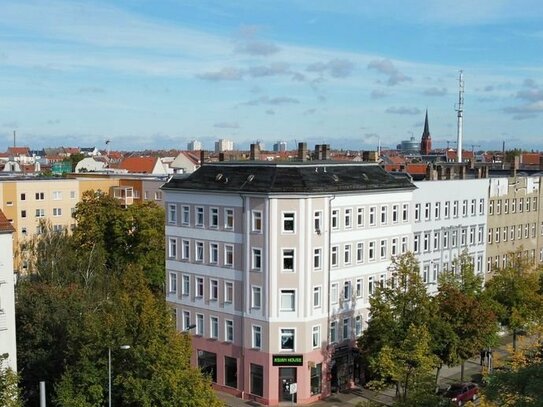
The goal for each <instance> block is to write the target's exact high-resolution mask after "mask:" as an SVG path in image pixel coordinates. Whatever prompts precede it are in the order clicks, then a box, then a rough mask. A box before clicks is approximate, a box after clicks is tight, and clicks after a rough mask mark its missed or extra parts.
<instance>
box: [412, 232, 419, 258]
mask: <svg viewBox="0 0 543 407" xmlns="http://www.w3.org/2000/svg"><path fill="white" fill-rule="evenodd" d="M419 251H420V234H416V235H415V236H413V252H414V253H418V252H419Z"/></svg>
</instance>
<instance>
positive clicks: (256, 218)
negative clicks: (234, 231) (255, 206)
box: [251, 210, 262, 233]
mask: <svg viewBox="0 0 543 407" xmlns="http://www.w3.org/2000/svg"><path fill="white" fill-rule="evenodd" d="M251 232H253V233H262V211H255V210H253V211H252V212H251Z"/></svg>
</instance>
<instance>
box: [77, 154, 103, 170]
mask: <svg viewBox="0 0 543 407" xmlns="http://www.w3.org/2000/svg"><path fill="white" fill-rule="evenodd" d="M107 167H108V163H107V161H106V160H105V159H103V158H101V157H100V158H99V159H95V158H94V157H93V156H92V157H85V158H83V159H82V160H81V161H79V162H78V163H77V164H76V166H75V172H100V171H103V170H104V169H106V168H107Z"/></svg>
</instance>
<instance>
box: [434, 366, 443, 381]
mask: <svg viewBox="0 0 543 407" xmlns="http://www.w3.org/2000/svg"><path fill="white" fill-rule="evenodd" d="M442 367H443V363H440V364H439V366H438V367H437V369H436V370H437V371H436V381H435V385H436V386H437V383H438V381H439V374H440V373H441V368H442Z"/></svg>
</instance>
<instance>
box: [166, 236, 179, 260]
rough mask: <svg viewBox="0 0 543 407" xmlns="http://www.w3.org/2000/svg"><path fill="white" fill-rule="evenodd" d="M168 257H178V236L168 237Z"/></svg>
mask: <svg viewBox="0 0 543 407" xmlns="http://www.w3.org/2000/svg"><path fill="white" fill-rule="evenodd" d="M168 257H169V258H172V259H176V258H177V238H176V237H170V238H168Z"/></svg>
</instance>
